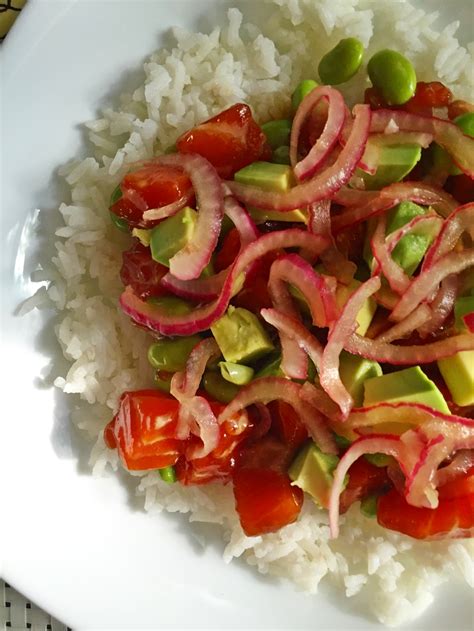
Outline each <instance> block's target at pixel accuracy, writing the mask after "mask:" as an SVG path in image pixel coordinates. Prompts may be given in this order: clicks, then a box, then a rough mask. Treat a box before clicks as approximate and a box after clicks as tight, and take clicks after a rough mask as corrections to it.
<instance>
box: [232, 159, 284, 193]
mask: <svg viewBox="0 0 474 631" xmlns="http://www.w3.org/2000/svg"><path fill="white" fill-rule="evenodd" d="M234 180H235V181H236V182H240V183H241V184H249V185H251V186H258V188H262V189H264V190H265V191H276V192H280V193H285V192H286V191H287V190H288V189H290V188H291V187H292V186H293V184H294V182H295V180H294V176H293V170H292V168H291V167H290V166H288V165H287V164H274V163H273V162H253V163H252V164H249V165H248V166H247V167H244V168H243V169H240V171H237V173H236V174H235V175H234Z"/></svg>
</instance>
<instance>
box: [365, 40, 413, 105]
mask: <svg viewBox="0 0 474 631" xmlns="http://www.w3.org/2000/svg"><path fill="white" fill-rule="evenodd" d="M367 71H368V73H369V77H370V80H371V81H372V84H373V86H374V87H375V88H377V89H378V90H379V91H380V92H381V93H382V96H383V98H384V100H385V101H386V102H387V103H388V104H389V105H402V104H403V103H406V102H407V101H408V100H410V99H411V97H412V96H413V95H414V94H415V90H416V73H415V69H414V68H413V65H412V64H411V62H410V61H409V60H408V59H407V58H406V57H404V56H403V55H401V54H400V53H398V52H397V51H396V50H389V49H385V50H380V51H379V52H378V53H375V55H373V56H372V57H371V59H370V61H369V63H368V65H367Z"/></svg>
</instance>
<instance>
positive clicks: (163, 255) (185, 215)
mask: <svg viewBox="0 0 474 631" xmlns="http://www.w3.org/2000/svg"><path fill="white" fill-rule="evenodd" d="M196 222H197V213H196V211H195V210H193V209H192V208H189V206H185V207H184V208H183V209H182V210H180V211H179V212H178V213H176V215H173V216H172V217H168V219H164V220H163V221H161V222H160V223H159V224H158V225H157V226H155V228H153V230H152V231H151V235H150V248H151V256H152V258H153V260H154V261H157V262H158V263H161V264H162V265H166V266H167V267H169V264H170V258H172V257H173V256H174V255H175V254H176V252H179V251H180V250H181V249H182V248H184V247H185V246H186V244H187V243H188V242H189V241H190V240H191V238H192V236H193V233H194V227H195V225H196Z"/></svg>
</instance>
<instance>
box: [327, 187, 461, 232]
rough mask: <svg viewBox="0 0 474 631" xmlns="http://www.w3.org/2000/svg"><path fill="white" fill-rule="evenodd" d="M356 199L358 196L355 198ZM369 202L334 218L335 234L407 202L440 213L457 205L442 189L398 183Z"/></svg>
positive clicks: (345, 197) (371, 198)
mask: <svg viewBox="0 0 474 631" xmlns="http://www.w3.org/2000/svg"><path fill="white" fill-rule="evenodd" d="M342 198H343V199H346V200H347V199H350V197H349V196H347V195H346V193H344V194H343V196H342ZM355 198H356V196H354V199H355ZM368 200H369V201H367V203H364V204H363V205H361V206H355V207H350V208H349V209H347V210H345V211H344V212H343V213H341V214H340V215H336V216H333V217H332V220H331V225H332V232H333V234H337V233H338V232H341V231H342V230H344V229H346V228H348V227H349V226H354V225H356V224H358V223H360V222H361V221H366V220H367V219H369V218H370V217H376V216H377V215H379V214H381V213H383V212H386V211H387V210H389V209H390V208H393V207H394V206H396V205H397V204H399V203H400V202H403V201H406V200H409V201H412V202H416V203H417V204H422V205H424V206H430V205H432V206H436V207H437V208H438V209H440V212H441V210H443V212H451V210H452V209H453V208H455V207H456V205H457V204H456V202H455V200H454V199H453V198H452V197H451V195H448V194H447V193H445V192H444V191H443V190H442V189H439V188H436V187H434V186H429V185H428V184H424V183H421V182H397V183H396V184H390V185H389V186H386V187H385V188H383V189H382V190H381V191H378V194H377V196H376V197H372V196H370V197H368Z"/></svg>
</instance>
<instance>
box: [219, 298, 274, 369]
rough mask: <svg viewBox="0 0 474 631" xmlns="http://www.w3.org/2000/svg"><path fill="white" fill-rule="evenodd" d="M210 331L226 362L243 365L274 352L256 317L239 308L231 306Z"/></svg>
mask: <svg viewBox="0 0 474 631" xmlns="http://www.w3.org/2000/svg"><path fill="white" fill-rule="evenodd" d="M211 331H212V334H213V336H214V337H215V339H216V342H217V345H218V346H219V348H220V350H221V353H222V354H223V355H224V358H225V360H226V361H227V362H233V363H236V364H238V363H245V362H247V361H252V360H254V359H258V358H259V357H261V356H262V355H265V354H266V353H270V352H271V351H273V350H274V346H273V344H272V342H271V340H270V338H269V337H268V335H267V333H266V331H265V329H264V328H263V326H262V324H261V323H260V321H259V319H258V318H257V316H256V315H254V314H253V313H252V312H251V311H248V310H247V309H242V308H241V307H237V308H236V307H233V306H232V305H231V306H230V307H229V308H228V309H227V313H226V314H225V315H223V316H222V318H219V320H217V322H214V324H213V325H212V326H211Z"/></svg>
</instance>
